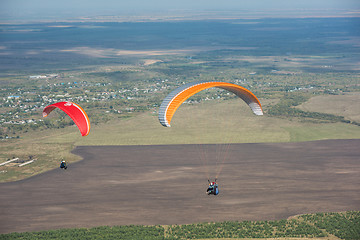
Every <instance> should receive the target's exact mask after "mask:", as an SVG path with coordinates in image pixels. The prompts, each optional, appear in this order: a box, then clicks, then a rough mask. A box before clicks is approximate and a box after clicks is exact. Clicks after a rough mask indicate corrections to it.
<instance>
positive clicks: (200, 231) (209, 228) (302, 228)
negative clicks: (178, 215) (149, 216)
mask: <svg viewBox="0 0 360 240" xmlns="http://www.w3.org/2000/svg"><path fill="white" fill-rule="evenodd" d="M170 231H171V233H172V235H173V237H175V238H176V239H199V238H279V237H325V236H326V235H325V234H324V233H323V232H322V231H321V230H320V229H318V228H317V227H314V226H312V225H310V224H308V223H306V222H300V221H297V220H281V221H256V222H250V221H244V222H237V221H235V222H221V223H201V224H190V225H181V226H171V228H170Z"/></svg>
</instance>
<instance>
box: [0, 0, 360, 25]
mask: <svg viewBox="0 0 360 240" xmlns="http://www.w3.org/2000/svg"><path fill="white" fill-rule="evenodd" d="M290 9H292V10H300V9H308V10H309V9H315V10H320V11H321V10H329V9H331V10H343V9H345V10H351V9H354V10H359V9H360V0H0V13H1V15H2V16H1V17H0V18H1V19H2V20H4V19H6V18H9V19H10V18H23V19H26V17H35V16H53V17H54V18H59V17H60V18H61V17H80V16H95V15H116V14H130V15H131V14H135V15H136V14H139V15H140V14H151V13H154V12H156V13H157V14H159V13H160V14H161V13H163V14H166V13H167V12H169V11H171V12H176V11H182V10H190V11H206V10H217V11H222V10H239V11H257V10H259V11H264V10H266V11H271V10H282V11H284V12H286V10H290Z"/></svg>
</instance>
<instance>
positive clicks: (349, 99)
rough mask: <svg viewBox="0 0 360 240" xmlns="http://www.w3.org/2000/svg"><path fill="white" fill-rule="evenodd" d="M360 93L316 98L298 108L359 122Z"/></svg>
mask: <svg viewBox="0 0 360 240" xmlns="http://www.w3.org/2000/svg"><path fill="white" fill-rule="evenodd" d="M359 103H360V93H358V92H355V93H349V94H344V95H326V96H316V97H313V98H311V99H310V100H309V101H308V102H306V103H303V104H301V105H300V106H298V107H299V108H300V109H302V110H306V111H311V112H321V113H329V114H335V115H340V116H345V117H346V119H348V120H351V121H358V122H360V105H359Z"/></svg>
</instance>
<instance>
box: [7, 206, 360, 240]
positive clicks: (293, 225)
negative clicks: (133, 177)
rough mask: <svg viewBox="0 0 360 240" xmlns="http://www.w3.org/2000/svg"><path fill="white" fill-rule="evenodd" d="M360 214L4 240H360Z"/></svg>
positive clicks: (48, 234)
mask: <svg viewBox="0 0 360 240" xmlns="http://www.w3.org/2000/svg"><path fill="white" fill-rule="evenodd" d="M359 223H360V212H358V211H349V212H343V213H317V214H305V215H299V216H296V217H292V218H290V219H287V220H279V221H243V222H238V221H226V222H218V223H213V222H212V223H195V224H189V225H164V226H160V225H158V226H141V225H138V226H137V225H130V226H113V227H108V226H103V227H95V228H90V229H86V228H81V229H59V230H51V231H41V232H25V233H10V234H3V235H0V239H4V240H5V239H6V240H10V239H24V240H25V239H29V240H30V239H99V238H100V239H148V240H153V239H154V240H155V239H167V240H172V239H173V240H175V239H289V240H290V239H292V240H295V239H323V240H325V239H327V240H336V239H349V240H350V239H354V240H355V239H359V238H360V227H359V226H360V225H359Z"/></svg>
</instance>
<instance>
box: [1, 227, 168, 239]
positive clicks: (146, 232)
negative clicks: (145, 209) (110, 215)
mask: <svg viewBox="0 0 360 240" xmlns="http://www.w3.org/2000/svg"><path fill="white" fill-rule="evenodd" d="M0 239H23V240H25V239H26V240H31V239H58V240H62V239H64V240H65V239H66V240H68V239H79V240H80V239H88V240H91V239H119V240H120V239H126V240H127V239H144V240H160V239H164V228H163V227H161V226H136V225H130V226H114V227H108V226H104V227H95V228H90V229H86V228H80V229H59V230H51V231H41V232H24V233H10V234H4V235H0Z"/></svg>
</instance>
